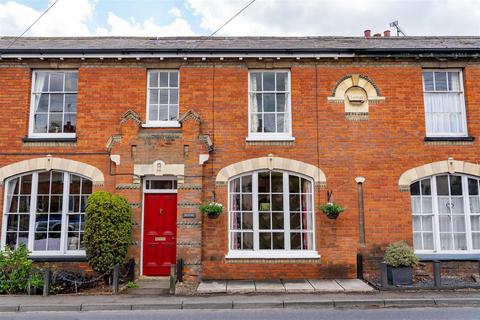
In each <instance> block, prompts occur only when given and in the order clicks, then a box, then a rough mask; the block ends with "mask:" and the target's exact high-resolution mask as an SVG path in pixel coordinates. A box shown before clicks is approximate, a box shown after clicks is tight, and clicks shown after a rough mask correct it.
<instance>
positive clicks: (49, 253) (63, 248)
mask: <svg viewBox="0 0 480 320" xmlns="http://www.w3.org/2000/svg"><path fill="white" fill-rule="evenodd" d="M54 171H57V172H61V173H62V174H63V177H64V180H63V195H62V212H61V215H62V229H61V236H60V250H58V251H54V250H45V251H34V250H33V248H34V239H35V219H36V214H37V212H36V209H37V196H38V193H37V189H38V174H39V173H41V172H45V171H33V172H30V173H22V174H19V175H15V176H13V177H10V178H8V179H7V180H5V184H4V190H5V191H4V195H3V218H2V234H1V239H0V248H1V249H2V250H4V249H5V245H6V240H7V218H8V212H7V210H8V208H7V195H8V192H7V188H8V183H9V182H10V180H12V179H15V178H18V177H20V176H24V175H28V174H31V175H32V187H31V190H30V213H29V215H30V216H29V219H30V220H29V230H28V246H27V247H28V250H29V251H30V256H31V257H80V258H83V257H85V256H86V252H85V250H68V249H67V239H68V230H67V229H68V226H67V223H68V216H69V212H68V211H69V210H68V209H69V208H68V204H69V203H68V202H69V195H70V174H74V175H77V176H80V177H82V178H83V179H88V180H90V179H89V178H87V177H84V176H82V175H79V174H77V173H70V172H67V171H61V170H54Z"/></svg>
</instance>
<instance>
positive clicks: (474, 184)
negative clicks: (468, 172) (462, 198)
mask: <svg viewBox="0 0 480 320" xmlns="http://www.w3.org/2000/svg"><path fill="white" fill-rule="evenodd" d="M468 194H469V195H471V196H473V195H478V180H477V179H471V178H468Z"/></svg>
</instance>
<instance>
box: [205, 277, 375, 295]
mask: <svg viewBox="0 0 480 320" xmlns="http://www.w3.org/2000/svg"><path fill="white" fill-rule="evenodd" d="M373 291H375V289H373V288H372V287H371V286H369V285H368V284H366V283H365V282H363V281H362V280H359V279H336V280H319V279H314V280H311V279H310V280H308V279H299V280H272V281H255V280H216V281H202V282H200V284H199V286H198V288H197V294H212V293H217V294H218V293H279V292H286V293H308V292H331V293H334V292H346V293H347V292H373Z"/></svg>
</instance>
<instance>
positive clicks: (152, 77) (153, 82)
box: [148, 71, 158, 88]
mask: <svg viewBox="0 0 480 320" xmlns="http://www.w3.org/2000/svg"><path fill="white" fill-rule="evenodd" d="M148 86H149V87H150V88H157V87H158V72H157V71H150V72H149V73H148Z"/></svg>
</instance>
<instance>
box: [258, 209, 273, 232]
mask: <svg viewBox="0 0 480 320" xmlns="http://www.w3.org/2000/svg"><path fill="white" fill-rule="evenodd" d="M258 228H259V229H264V230H265V229H270V228H271V224H270V212H260V213H258Z"/></svg>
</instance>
